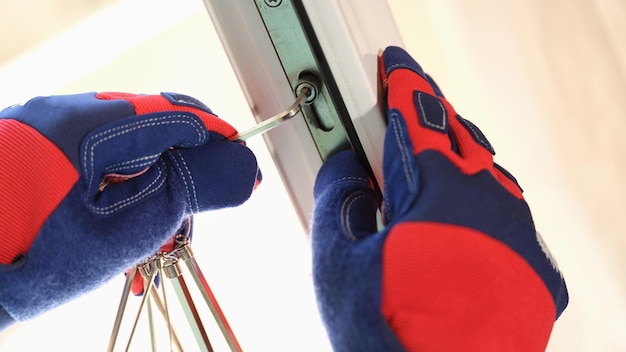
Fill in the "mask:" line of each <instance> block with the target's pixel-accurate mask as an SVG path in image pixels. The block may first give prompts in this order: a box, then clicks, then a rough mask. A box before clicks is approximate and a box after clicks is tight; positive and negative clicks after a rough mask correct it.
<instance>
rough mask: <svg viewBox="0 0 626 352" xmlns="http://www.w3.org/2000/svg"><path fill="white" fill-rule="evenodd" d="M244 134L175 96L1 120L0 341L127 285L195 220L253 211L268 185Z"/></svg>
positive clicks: (96, 100)
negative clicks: (91, 294) (109, 285)
mask: <svg viewBox="0 0 626 352" xmlns="http://www.w3.org/2000/svg"><path fill="white" fill-rule="evenodd" d="M235 134H236V131H235V129H234V128H233V127H232V126H230V125H229V124H228V123H226V122H225V121H223V120H221V119H219V118H218V117H216V116H215V115H214V114H213V113H212V112H211V110H209V108H207V107H206V106H205V105H203V104H202V103H201V102H199V101H198V100H196V99H194V98H191V97H189V96H185V95H180V94H173V93H161V94H160V95H134V94H126V93H99V94H96V93H86V94H77V95H65V96H50V97H38V98H34V99H32V100H30V101H29V102H27V103H26V104H24V105H18V106H13V107H9V108H7V109H5V110H3V111H0V192H1V194H2V196H1V197H0V330H2V329H3V328H5V327H7V326H9V325H11V324H12V323H14V322H15V321H22V320H26V319H29V318H33V317H35V316H37V315H39V314H41V313H43V312H45V311H47V310H49V309H51V308H54V307H56V306H58V305H60V304H62V303H64V302H67V301H69V300H71V299H73V298H75V297H77V296H79V295H81V294H83V293H85V292H87V291H89V290H92V289H94V288H96V287H98V286H100V285H101V284H103V283H105V282H107V281H108V280H109V279H111V278H112V277H113V276H115V275H120V274H122V273H123V272H124V271H125V270H126V269H128V268H130V267H133V266H134V265H135V264H137V263H138V262H139V261H141V260H142V259H144V258H146V257H147V256H149V255H152V254H154V253H155V252H156V251H157V250H158V249H159V248H160V247H161V246H162V245H163V244H165V243H166V241H167V240H168V239H170V238H171V237H172V236H173V235H174V234H175V233H176V231H177V230H178V229H179V228H180V227H181V225H182V224H183V221H185V220H186V219H187V218H188V217H189V216H190V215H192V214H195V213H199V212H202V211H206V210H211V209H218V208H223V207H231V206H236V205H239V204H241V203H242V202H244V201H246V200H247V199H248V198H249V196H250V194H251V192H252V190H253V188H254V187H255V185H256V184H257V183H258V180H259V179H260V173H259V172H258V169H257V163H256V159H255V157H254V155H253V153H252V152H251V151H250V150H249V149H248V148H247V147H246V146H245V145H243V144H239V143H233V142H230V141H229V140H228V138H227V137H230V136H233V135H235Z"/></svg>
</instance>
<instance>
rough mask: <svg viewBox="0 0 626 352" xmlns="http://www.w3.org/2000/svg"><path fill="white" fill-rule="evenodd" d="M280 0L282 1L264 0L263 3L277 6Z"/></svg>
mask: <svg viewBox="0 0 626 352" xmlns="http://www.w3.org/2000/svg"><path fill="white" fill-rule="evenodd" d="M282 2H283V1H282V0H265V5H267V6H269V7H277V6H279V5H280V4H281V3H282Z"/></svg>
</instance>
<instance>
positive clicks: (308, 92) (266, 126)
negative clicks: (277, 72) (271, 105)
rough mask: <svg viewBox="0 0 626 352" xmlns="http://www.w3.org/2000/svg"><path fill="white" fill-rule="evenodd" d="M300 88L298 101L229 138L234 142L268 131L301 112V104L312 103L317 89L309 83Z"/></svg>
mask: <svg viewBox="0 0 626 352" xmlns="http://www.w3.org/2000/svg"><path fill="white" fill-rule="evenodd" d="M298 88H299V89H297V90H296V92H297V93H298V96H297V97H296V101H295V102H294V103H293V104H291V106H289V107H288V108H287V109H286V110H284V111H282V112H280V113H278V114H276V115H274V116H272V117H270V118H269V119H266V120H263V122H261V123H259V124H258V125H256V126H254V127H252V128H250V129H249V130H246V131H244V132H241V133H237V134H236V135H234V136H232V137H230V138H229V139H230V140H231V141H233V142H243V141H245V140H246V139H248V138H250V137H252V136H256V135H257V134H261V133H263V132H267V131H269V130H271V129H272V128H274V127H276V126H278V125H280V124H281V123H283V122H285V121H287V120H289V119H290V118H292V117H294V116H295V115H296V114H297V113H299V112H300V109H301V105H303V104H305V103H306V104H309V103H311V102H312V101H313V99H315V97H316V89H315V87H314V86H313V85H312V84H309V85H308V86H303V85H299V86H298Z"/></svg>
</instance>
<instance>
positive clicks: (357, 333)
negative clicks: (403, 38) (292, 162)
mask: <svg viewBox="0 0 626 352" xmlns="http://www.w3.org/2000/svg"><path fill="white" fill-rule="evenodd" d="M380 70H381V75H382V77H381V79H382V82H383V87H384V88H385V89H386V96H387V105H388V110H387V117H388V128H387V132H386V137H385V142H384V157H383V174H384V193H385V194H384V196H383V198H384V200H383V201H382V214H383V219H384V221H383V222H384V228H382V229H381V230H378V227H377V221H376V211H377V209H378V208H379V205H381V202H380V200H379V199H378V197H377V195H376V193H375V192H374V191H373V189H372V186H371V181H370V180H369V178H368V176H367V173H366V172H365V171H364V169H363V167H362V166H361V165H360V164H359V162H358V161H357V159H356V158H355V156H354V154H353V153H352V152H348V151H345V152H341V153H339V154H338V155H336V156H334V157H333V158H331V159H329V160H328V161H327V162H326V163H325V164H324V165H323V166H322V169H321V170H320V172H319V174H318V177H317V181H316V185H315V190H314V192H315V201H316V204H315V209H314V215H313V224H312V233H311V236H312V238H311V240H312V246H313V247H312V249H313V278H314V283H315V288H316V295H317V299H318V305H319V309H320V312H321V316H322V319H323V321H324V323H325V326H326V329H327V332H328V334H329V337H330V341H331V343H332V345H333V347H334V348H335V350H336V351H402V350H408V351H481V352H485V351H525V352H528V351H543V350H544V349H545V347H546V344H547V341H548V338H549V335H550V333H551V329H552V326H553V324H554V321H555V320H556V318H557V317H559V315H560V314H561V312H563V310H564V309H565V307H566V305H567V301H568V295H567V290H566V286H565V282H564V280H563V277H562V276H561V274H560V272H559V270H558V269H557V266H556V264H555V262H554V261H553V260H552V258H551V256H550V254H549V252H548V250H547V248H546V247H545V245H544V243H543V242H542V240H541V238H540V236H539V234H538V233H537V232H536V230H535V227H534V224H533V220H532V217H531V213H530V210H529V208H528V206H527V204H526V202H525V201H524V198H523V196H522V190H521V189H520V187H519V186H518V185H517V182H516V181H515V179H514V178H513V177H512V176H511V175H510V174H509V173H508V172H506V171H505V170H504V169H503V168H501V167H500V166H498V165H496V164H495V163H494V162H493V159H492V154H494V152H493V149H492V147H491V145H490V144H489V142H488V141H487V139H486V138H485V136H484V135H483V134H482V133H481V131H480V130H479V129H478V128H477V127H476V126H475V125H473V124H472V123H471V122H469V121H467V120H465V119H463V118H462V117H461V116H459V115H458V114H457V113H456V112H455V111H454V108H453V107H452V105H450V103H449V102H448V101H447V100H446V99H445V98H444V97H443V95H442V93H441V91H440V90H439V88H438V87H437V86H436V85H435V83H434V82H433V81H432V80H431V79H430V77H429V76H427V75H426V74H424V72H423V71H422V68H421V67H420V66H419V65H418V64H417V63H416V62H415V61H414V60H413V58H411V57H410V56H409V54H407V53H406V52H405V51H404V50H402V49H400V48H397V47H389V48H387V49H386V50H385V51H384V53H383V54H382V56H381V57H380ZM381 227H382V226H381Z"/></svg>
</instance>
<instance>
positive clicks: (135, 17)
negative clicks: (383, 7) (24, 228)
mask: <svg viewBox="0 0 626 352" xmlns="http://www.w3.org/2000/svg"><path fill="white" fill-rule="evenodd" d="M389 3H390V6H391V8H392V11H393V12H394V16H395V17H396V20H397V24H398V26H399V28H400V31H401V33H402V35H403V38H404V42H405V46H406V49H407V50H408V51H409V52H410V53H411V54H413V56H414V57H415V58H416V59H417V60H418V61H419V62H420V63H421V64H422V66H423V67H424V69H425V70H426V71H427V72H429V73H430V74H431V75H432V76H433V77H434V78H435V79H436V80H437V81H438V83H439V85H440V86H441V88H442V89H443V90H444V93H445V94H446V96H447V98H448V99H449V100H450V101H451V102H452V104H453V105H454V106H455V108H456V110H457V111H458V112H459V113H460V114H461V115H463V116H464V117H465V118H468V119H470V120H472V121H473V122H474V123H476V124H477V125H479V126H480V127H481V129H482V130H483V132H484V133H485V134H486V135H487V136H488V137H489V139H490V141H491V142H492V144H493V145H494V146H495V148H496V151H497V155H496V161H497V162H499V163H500V164H502V165H504V166H505V167H506V168H507V169H508V170H509V171H511V172H512V173H513V174H514V175H515V176H516V177H517V179H518V180H519V181H520V184H521V186H522V187H523V188H524V189H525V197H526V199H527V201H528V203H529V204H530V207H531V209H532V211H533V215H534V219H535V222H536V225H537V228H538V229H539V231H540V232H541V233H542V235H543V237H544V240H545V241H546V242H547V244H548V245H549V247H550V249H551V250H552V252H553V255H554V256H555V257H556V259H557V261H558V262H559V264H560V266H561V269H562V271H563V273H564V275H565V277H566V280H567V283H568V287H569V291H570V305H569V307H568V309H567V310H566V311H565V313H564V314H563V316H562V317H561V319H560V320H559V321H558V322H557V323H556V325H555V329H554V333H553V336H552V338H551V341H550V344H549V346H548V350H549V351H626V337H625V336H626V335H625V334H626V304H625V303H624V298H625V297H626V279H625V278H626V259H625V255H624V254H625V253H626V237H625V235H624V232H626V231H624V230H626V226H625V225H624V224H623V223H622V218H623V217H624V210H625V207H624V205H623V199H624V198H625V196H626V186H625V185H624V182H622V177H623V176H622V175H623V174H624V170H625V169H626V146H624V144H623V141H624V139H626V119H625V118H624V113H625V112H626V44H624V40H623V37H624V35H625V34H626V3H624V2H622V1H618V0H580V1H576V2H571V1H563V0H561V1H549V2H547V1H538V0H536V1H525V2H519V1H495V0H477V1H472V2H462V1H451V0H448V1H403V0H390V1H389ZM372 25H375V24H372ZM0 27H1V31H2V33H3V34H2V36H0V106H3V107H4V106H8V105H11V104H14V103H18V102H23V101H25V100H27V99H28V98H30V97H32V96H35V95H47V94H60V93H77V92H84V91H128V92H135V93H158V92H160V91H177V92H181V93H186V94H189V95H192V96H195V97H197V98H199V99H200V100H202V101H204V102H205V103H206V104H207V105H209V106H210V107H211V108H212V109H213V110H214V111H215V112H216V113H218V114H219V115H220V116H221V117H223V118H224V119H226V120H228V121H229V122H231V123H232V124H233V125H234V126H235V127H236V128H238V129H245V128H247V127H249V126H250V125H252V124H253V119H252V116H251V114H250V109H249V108H248V105H247V103H246V102H245V100H244V98H243V95H242V93H241V91H240V90H239V86H238V84H237V82H236V80H235V77H234V75H233V73H232V70H231V69H230V66H229V64H228V61H227V59H226V56H225V55H224V53H223V51H222V48H221V45H220V43H219V40H218V38H217V37H216V35H215V33H214V31H213V28H212V25H211V23H210V20H209V17H208V15H207V14H206V11H205V10H204V7H203V4H202V2H201V1H199V0H197V1H196V0H180V1H176V2H172V1H165V0H155V1H147V0H96V1H78V0H74V1H61V0H22V1H19V2H17V1H13V2H9V1H4V2H0ZM249 145H250V147H251V148H252V149H253V150H254V151H255V153H256V154H257V156H258V157H259V163H260V165H261V168H262V170H263V172H264V182H263V185H262V187H260V188H259V189H258V191H256V192H255V194H254V195H253V197H252V198H251V200H250V201H249V202H248V203H246V204H245V205H243V206H242V207H240V208H236V209H228V210H221V211H217V212H213V213H207V214H203V215H202V216H199V217H197V221H196V230H195V231H196V234H197V235H196V236H195V237H194V245H193V247H194V249H195V251H196V254H197V257H198V260H199V262H200V265H201V266H202V268H203V269H204V270H205V275H206V276H207V279H208V280H209V283H210V284H211V285H212V288H213V290H214V293H215V294H216V295H217V296H218V299H219V300H220V303H221V304H222V308H223V309H224V311H225V312H226V314H227V316H228V317H229V320H230V321H231V325H232V326H233V328H234V329H235V331H236V332H237V335H238V338H239V339H240V342H241V343H242V346H243V347H244V350H246V351H269V350H272V351H293V350H306V351H325V350H329V349H330V348H329V346H328V343H327V341H326V338H325V334H324V331H323V328H322V327H321V325H320V322H319V318H318V316H317V311H316V308H315V301H314V297H313V292H312V286H311V282H310V257H309V249H308V243H307V241H306V237H305V234H304V231H303V230H302V228H301V227H300V224H299V223H298V220H297V219H296V218H295V214H294V213H293V211H292V210H291V209H290V204H289V200H288V197H287V195H286V194H285V191H284V189H283V188H282V185H281V182H280V180H279V177H278V175H277V173H276V170H274V169H273V165H272V161H271V158H270V157H269V154H268V153H267V150H265V147H264V144H263V141H262V139H261V138H258V139H256V140H255V139H253V140H251V141H250V142H249ZM270 204H271V206H269V205H270ZM68 270H71V268H68ZM122 285H123V276H120V277H119V279H117V280H114V281H113V282H111V283H109V284H108V285H106V286H104V287H102V288H101V289H100V290H97V291H95V292H92V293H90V294H88V295H86V296H84V297H82V298H81V299H79V300H77V301H75V302H72V303H71V304H68V305H66V306H63V307H60V308H58V309H55V310H54V311H51V312H49V313H48V314H45V315H44V316H42V317H40V318H39V319H35V320H33V321H30V322H26V323H23V324H19V325H16V326H14V327H13V328H11V329H9V330H8V331H6V332H4V333H3V334H2V335H1V336H0V351H18V350H25V351H30V350H40V349H43V348H53V349H63V350H65V351H85V350H102V349H104V348H105V346H106V345H107V342H108V338H109V334H110V331H111V327H112V324H113V319H114V317H115V311H116V310H117V304H118V301H119V296H120V294H121V289H122ZM134 303H136V302H134ZM134 313H135V311H134V310H132V307H131V308H130V309H129V313H127V314H129V316H132V315H133V314H134ZM215 336H217V335H215ZM142 339H145V336H138V337H137V338H136V341H135V343H134V344H133V346H132V347H133V350H137V351H142V350H145V349H146V346H147V345H145V344H142V343H145V340H142ZM123 342H125V341H123Z"/></svg>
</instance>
